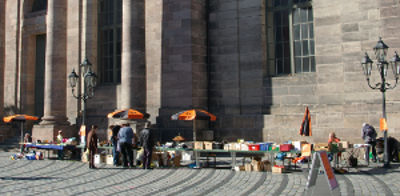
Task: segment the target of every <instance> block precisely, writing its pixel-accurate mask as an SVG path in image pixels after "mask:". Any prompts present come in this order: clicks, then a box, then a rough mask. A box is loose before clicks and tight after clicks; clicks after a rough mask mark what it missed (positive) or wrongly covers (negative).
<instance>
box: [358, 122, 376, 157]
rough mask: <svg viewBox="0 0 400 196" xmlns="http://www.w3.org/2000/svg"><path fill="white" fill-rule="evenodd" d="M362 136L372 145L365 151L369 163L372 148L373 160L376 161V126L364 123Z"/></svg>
mask: <svg viewBox="0 0 400 196" xmlns="http://www.w3.org/2000/svg"><path fill="white" fill-rule="evenodd" d="M361 136H362V138H363V140H364V142H365V143H366V144H369V145H370V147H367V149H366V151H365V160H366V161H367V163H369V149H370V148H372V161H373V162H376V148H375V147H376V136H377V133H376V131H375V128H374V127H373V126H372V125H369V124H367V123H364V124H363V128H362V130H361Z"/></svg>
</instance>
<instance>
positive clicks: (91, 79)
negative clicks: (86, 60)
mask: <svg viewBox="0 0 400 196" xmlns="http://www.w3.org/2000/svg"><path fill="white" fill-rule="evenodd" d="M84 78H85V84H86V86H87V87H88V88H94V87H96V85H97V76H96V74H95V73H93V72H92V69H91V68H90V67H89V69H88V71H87V72H86V74H85V76H84Z"/></svg>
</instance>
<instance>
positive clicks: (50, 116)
mask: <svg viewBox="0 0 400 196" xmlns="http://www.w3.org/2000/svg"><path fill="white" fill-rule="evenodd" d="M66 8H67V1H66V0H48V3H47V30H46V33H47V39H46V64H45V85H44V116H43V118H42V122H41V123H40V125H38V126H34V128H33V130H32V137H33V139H34V140H35V139H41V140H45V139H47V140H49V141H54V139H55V136H56V135H57V131H58V129H63V130H64V131H63V133H64V136H65V137H71V136H74V135H75V131H72V129H70V127H68V122H67V118H66V96H67V94H66V85H67V84H66V82H67V78H66V75H67V74H66V49H67V47H66V46H67V42H66V25H67V24H66V22H67V21H66V20H67V14H66V11H67V9H66Z"/></svg>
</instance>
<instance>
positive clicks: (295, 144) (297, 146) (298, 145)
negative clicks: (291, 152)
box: [292, 141, 308, 151]
mask: <svg viewBox="0 0 400 196" xmlns="http://www.w3.org/2000/svg"><path fill="white" fill-rule="evenodd" d="M292 144H293V148H294V149H295V150H297V151H301V148H302V147H303V145H304V144H308V142H307V141H293V142H292Z"/></svg>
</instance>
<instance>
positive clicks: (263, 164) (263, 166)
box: [260, 160, 272, 172]
mask: <svg viewBox="0 0 400 196" xmlns="http://www.w3.org/2000/svg"><path fill="white" fill-rule="evenodd" d="M260 167H261V171H267V172H271V171H272V164H271V163H270V162H269V161H268V160H265V161H261V163H260Z"/></svg>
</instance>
